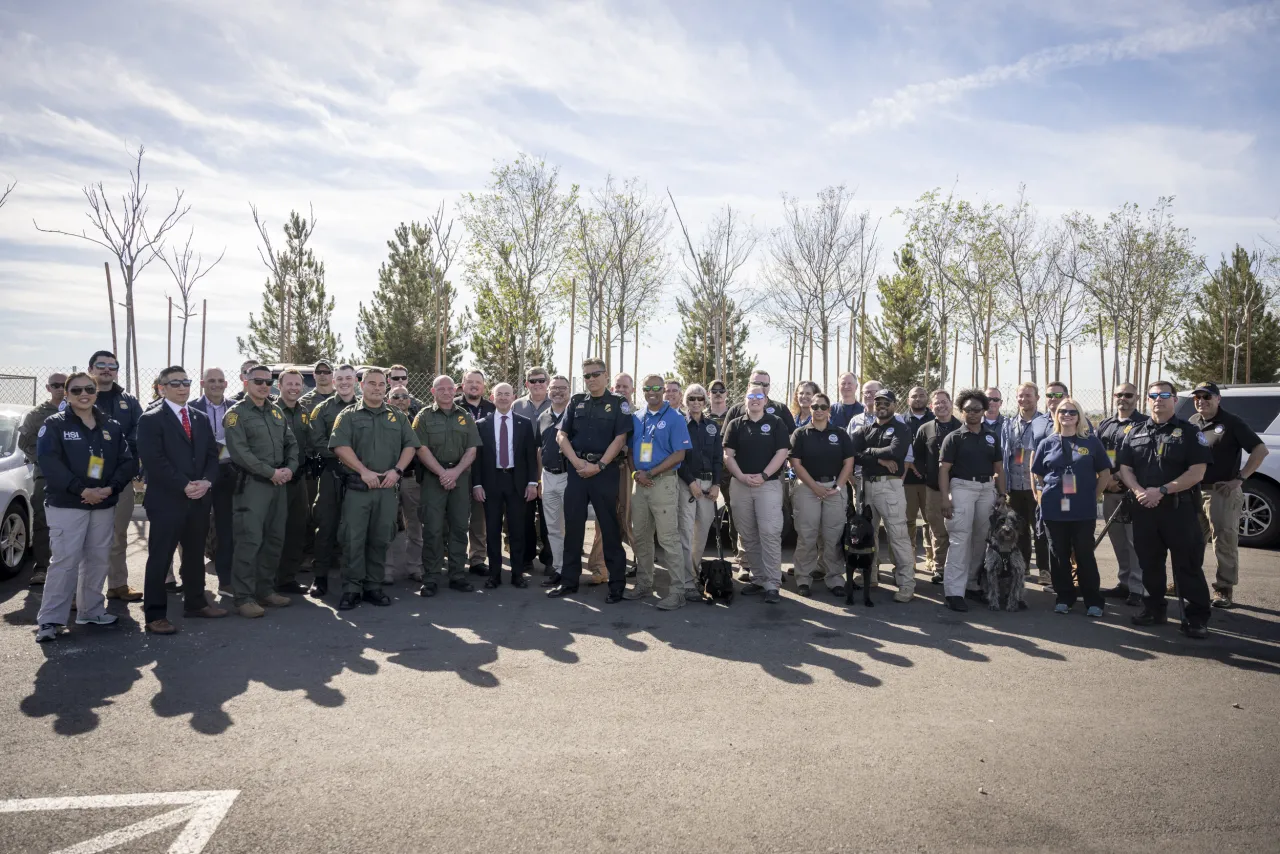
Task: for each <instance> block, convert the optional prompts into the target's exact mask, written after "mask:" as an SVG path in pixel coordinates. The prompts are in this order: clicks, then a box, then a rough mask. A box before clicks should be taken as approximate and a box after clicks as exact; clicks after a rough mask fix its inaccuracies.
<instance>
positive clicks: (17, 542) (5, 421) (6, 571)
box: [0, 403, 35, 578]
mask: <svg viewBox="0 0 1280 854" xmlns="http://www.w3.org/2000/svg"><path fill="white" fill-rule="evenodd" d="M32 408H33V407H30V406H20V405H15V404H10V403H4V404H0V508H3V511H4V515H3V516H0V578H9V577H11V576H13V575H15V574H16V573H17V572H18V570H19V569H21V568H22V563H23V561H25V560H26V558H27V552H28V551H29V550H30V548H31V521H32V520H31V495H32V493H33V492H34V491H35V480H34V478H33V477H32V468H33V466H32V465H31V464H30V463H28V462H27V460H26V458H25V457H24V456H23V454H22V451H19V450H18V428H19V427H21V426H22V419H23V418H25V417H26V416H27V413H28V412H30V411H31V410H32Z"/></svg>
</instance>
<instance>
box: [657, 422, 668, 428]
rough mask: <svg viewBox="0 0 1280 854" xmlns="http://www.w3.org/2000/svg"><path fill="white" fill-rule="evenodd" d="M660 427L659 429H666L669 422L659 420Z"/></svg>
mask: <svg viewBox="0 0 1280 854" xmlns="http://www.w3.org/2000/svg"><path fill="white" fill-rule="evenodd" d="M658 429H659V430H666V429H667V422H665V421H659V422H658Z"/></svg>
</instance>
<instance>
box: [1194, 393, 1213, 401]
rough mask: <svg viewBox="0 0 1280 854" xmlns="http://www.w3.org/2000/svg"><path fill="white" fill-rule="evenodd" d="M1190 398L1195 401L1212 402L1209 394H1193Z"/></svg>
mask: <svg viewBox="0 0 1280 854" xmlns="http://www.w3.org/2000/svg"><path fill="white" fill-rule="evenodd" d="M1191 396H1192V397H1194V398H1195V399H1196V400H1213V395H1211V394H1193V395H1191Z"/></svg>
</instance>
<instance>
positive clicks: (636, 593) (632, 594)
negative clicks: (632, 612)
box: [622, 587, 653, 599]
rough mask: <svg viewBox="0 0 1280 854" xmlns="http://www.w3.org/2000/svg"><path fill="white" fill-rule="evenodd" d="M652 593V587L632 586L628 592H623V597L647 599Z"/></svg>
mask: <svg viewBox="0 0 1280 854" xmlns="http://www.w3.org/2000/svg"><path fill="white" fill-rule="evenodd" d="M652 593H653V588H652V587H645V588H643V589H641V588H639V587H632V588H631V589H630V590H628V591H627V592H626V593H623V594H622V598H623V599H647V598H649V595H650V594H652Z"/></svg>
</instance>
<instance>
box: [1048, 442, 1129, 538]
mask: <svg viewBox="0 0 1280 854" xmlns="http://www.w3.org/2000/svg"><path fill="white" fill-rule="evenodd" d="M1110 469H1111V460H1109V459H1108V458H1107V449H1106V448H1104V447H1103V446H1102V442H1101V440H1099V439H1098V437H1097V436H1095V435H1090V436H1086V437H1085V438H1083V439H1081V438H1079V437H1076V436H1063V435H1060V434H1057V433H1054V434H1052V435H1050V436H1046V437H1045V438H1043V439H1041V440H1040V444H1039V445H1037V446H1036V451H1035V461H1034V462H1033V463H1032V464H1031V472H1032V473H1033V474H1036V475H1039V476H1040V477H1042V478H1043V479H1044V491H1042V492H1041V493H1040V515H1041V516H1042V517H1043V518H1045V519H1047V520H1049V521H1051V522H1089V521H1092V520H1093V519H1094V518H1096V516H1097V512H1098V499H1097V494H1098V475H1099V474H1101V473H1102V472H1104V471H1109V470H1110ZM1068 471H1071V472H1074V473H1075V480H1076V485H1075V488H1076V491H1075V494H1074V495H1067V494H1066V493H1065V491H1064V489H1063V478H1065V477H1066V475H1067V472H1068ZM1063 499H1067V505H1068V507H1067V509H1066V510H1063V509H1062V501H1063Z"/></svg>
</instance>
